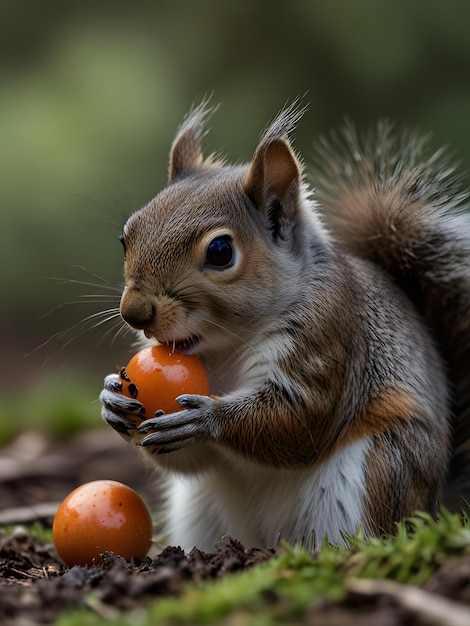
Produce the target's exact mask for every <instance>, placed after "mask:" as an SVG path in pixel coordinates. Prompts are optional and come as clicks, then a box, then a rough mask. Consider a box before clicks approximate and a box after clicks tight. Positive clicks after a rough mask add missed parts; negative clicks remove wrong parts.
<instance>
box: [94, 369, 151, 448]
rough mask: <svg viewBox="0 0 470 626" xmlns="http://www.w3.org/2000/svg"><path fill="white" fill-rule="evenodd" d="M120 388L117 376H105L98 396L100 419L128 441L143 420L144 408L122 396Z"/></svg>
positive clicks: (139, 403)
mask: <svg viewBox="0 0 470 626" xmlns="http://www.w3.org/2000/svg"><path fill="white" fill-rule="evenodd" d="M121 388H122V386H121V382H120V379H119V376H118V375H117V374H110V375H109V376H106V378H105V381H104V389H103V390H102V392H101V393H100V396H99V400H100V402H101V417H102V418H103V420H104V421H105V422H106V423H107V424H109V425H110V426H111V427H112V428H114V430H115V431H116V432H118V433H119V434H120V435H122V436H123V437H124V438H125V439H129V438H130V437H131V436H132V434H133V433H135V431H136V428H137V426H138V425H139V423H140V422H141V421H142V420H144V419H145V408H144V406H143V404H142V403H141V402H138V401H137V400H133V399H132V398H128V397H127V396H124V395H122V394H121V393H120V390H121Z"/></svg>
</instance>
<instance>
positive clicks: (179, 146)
mask: <svg viewBox="0 0 470 626" xmlns="http://www.w3.org/2000/svg"><path fill="white" fill-rule="evenodd" d="M202 162H203V157H202V150H201V142H200V137H199V133H198V132H197V130H195V129H193V128H187V129H182V130H181V132H178V134H177V135H176V137H175V140H174V141H173V145H172V146H171V152H170V166H169V174H168V180H169V181H170V182H171V181H172V180H174V179H175V178H177V177H178V176H180V175H181V174H183V173H184V172H187V171H188V170H194V169H196V168H198V167H200V166H201V165H202Z"/></svg>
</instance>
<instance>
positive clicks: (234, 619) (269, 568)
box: [57, 511, 470, 626]
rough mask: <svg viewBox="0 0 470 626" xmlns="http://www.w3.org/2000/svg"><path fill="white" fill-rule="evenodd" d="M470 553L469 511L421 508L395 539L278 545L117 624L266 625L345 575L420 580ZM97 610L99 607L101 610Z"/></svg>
mask: <svg viewBox="0 0 470 626" xmlns="http://www.w3.org/2000/svg"><path fill="white" fill-rule="evenodd" d="M464 553H470V524H469V516H468V514H464V515H451V514H450V513H448V512H446V511H442V513H441V515H440V517H439V520H438V521H435V520H433V519H432V518H431V517H430V516H429V515H427V514H422V513H419V514H417V515H416V516H415V517H413V518H412V519H411V520H409V521H407V522H406V524H405V523H403V524H399V525H398V532H397V534H396V536H394V537H385V538H373V539H369V540H366V539H364V538H363V537H362V536H361V534H360V533H359V534H358V535H357V536H356V537H354V538H352V539H351V540H350V546H349V547H348V548H334V547H332V546H329V545H328V544H324V545H323V546H322V548H321V549H320V550H319V551H318V553H316V554H315V555H312V554H310V553H308V552H307V551H306V550H304V549H303V548H299V547H291V546H288V545H285V546H284V551H283V553H282V554H281V555H279V556H278V557H275V558H273V559H271V560H270V561H268V562H266V563H262V564H260V565H258V566H256V567H253V568H252V569H250V570H247V571H245V572H243V573H240V574H237V575H230V576H226V577H224V578H223V579H222V580H220V581H217V582H206V583H203V584H199V585H196V584H193V585H190V586H188V588H187V589H186V590H185V592H184V593H183V594H182V596H180V597H177V598H167V599H162V600H158V601H156V602H154V603H153V604H150V605H149V606H147V607H146V608H142V609H141V610H140V611H139V612H138V613H135V612H133V613H132V614H131V615H124V616H120V617H118V616H117V615H114V617H113V618H112V623H113V624H116V625H117V626H119V625H122V626H130V625H131V624H132V625H134V626H136V625H139V624H142V625H145V626H150V625H151V624H222V623H227V622H226V620H227V619H229V618H230V620H231V621H230V623H236V624H237V625H246V626H264V625H265V624H273V623H274V624H275V623H291V624H292V623H297V622H298V621H299V620H301V618H302V616H303V615H304V613H305V611H306V610H307V609H308V607H309V606H311V605H312V603H313V602H315V600H318V599H319V598H329V599H331V600H341V598H343V597H344V595H345V594H346V585H347V580H348V578H349V577H361V578H387V579H391V580H395V581H398V582H401V583H407V584H414V585H422V584H424V583H425V582H426V581H427V580H428V579H429V577H430V576H431V575H432V573H433V572H434V571H435V570H436V569H437V568H438V567H439V565H441V564H442V563H443V562H444V561H445V560H446V559H447V558H449V557H452V556H457V555H461V554H464ZM93 605H94V610H95V611H96V612H95V614H91V613H89V612H86V611H84V612H79V613H75V614H72V615H66V616H64V617H63V618H62V619H61V620H59V622H57V623H58V625H59V626H75V624H76V625H77V626H78V625H79V624H80V626H82V625H83V626H95V625H98V624H102V623H107V621H108V619H109V617H111V616H110V615H108V616H107V618H105V617H98V615H97V614H99V613H101V615H103V614H104V613H106V611H107V610H108V609H107V607H106V606H104V605H103V606H101V605H100V601H99V597H97V596H96V595H95V596H94V597H93ZM100 609H102V611H100Z"/></svg>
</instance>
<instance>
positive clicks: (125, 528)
mask: <svg viewBox="0 0 470 626" xmlns="http://www.w3.org/2000/svg"><path fill="white" fill-rule="evenodd" d="M152 530H153V529H152V518H151V517H150V513H149V510H148V508H147V506H146V505H145V503H144V501H143V500H142V498H141V497H140V496H139V495H138V494H137V493H136V492H135V491H134V490H133V489H131V488H130V487H128V486H127V485H124V484H122V483H120V482H117V481H114V480H95V481H92V482H89V483H85V484H83V485H81V486H80V487H77V489H74V491H72V492H71V493H70V494H69V495H68V496H67V497H66V498H65V500H64V501H63V502H62V503H61V505H60V506H59V508H58V509H57V513H56V515H55V518H54V523H53V526H52V536H53V539H54V545H55V548H56V551H57V554H58V555H59V556H60V558H61V559H62V561H63V562H64V563H65V564H66V565H68V566H69V567H72V566H73V565H83V566H85V565H98V564H100V563H101V557H100V554H101V553H102V552H107V551H109V552H114V554H118V555H120V556H122V557H124V558H125V559H131V558H136V559H139V560H142V559H144V558H145V556H146V555H147V552H148V550H149V548H150V543H151V539H152Z"/></svg>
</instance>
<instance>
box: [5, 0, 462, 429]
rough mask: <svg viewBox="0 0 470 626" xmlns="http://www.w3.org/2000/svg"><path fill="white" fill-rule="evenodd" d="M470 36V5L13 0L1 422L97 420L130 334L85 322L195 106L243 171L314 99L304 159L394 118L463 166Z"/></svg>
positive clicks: (418, 0) (432, 0) (8, 43)
mask: <svg viewBox="0 0 470 626" xmlns="http://www.w3.org/2000/svg"><path fill="white" fill-rule="evenodd" d="M469 26H470V3H469V2H468V1H466V0H447V1H446V2H443V1H442V0H441V1H437V0H414V1H413V2H410V1H409V0H393V1H392V0H390V1H388V0H308V1H307V0H290V2H286V1H285V0H284V2H279V1H278V0H269V1H265V2H261V1H258V2H257V1H252V2H250V3H248V2H243V1H241V2H236V3H235V2H231V1H226V2H220V1H219V2H217V1H216V0H203V1H199V2H198V1H197V0H196V1H194V0H193V1H192V2H189V1H187V0H173V1H172V2H169V1H168V0H160V1H155V2H144V1H139V0H136V1H135V2H124V1H119V0H112V1H110V0H107V1H106V0H105V1H101V2H100V1H96V0H95V1H90V0H82V1H81V2H79V3H78V2H77V3H68V2H63V1H62V2H58V1H53V0H44V1H39V0H3V1H2V3H1V6H0V211H1V228H0V237H1V245H0V254H1V263H0V268H1V270H0V271H1V272H2V280H1V286H2V290H1V294H2V295H1V324H0V339H1V344H0V345H1V346H2V352H3V359H2V363H1V378H0V385H1V387H0V410H1V414H0V429H3V430H4V431H5V432H7V433H8V432H9V431H10V430H11V429H12V428H21V427H22V425H25V424H29V422H30V421H33V422H34V420H39V421H42V420H45V421H49V422H50V423H52V424H56V427H57V428H59V430H60V428H67V427H68V425H70V424H76V423H77V424H80V423H81V420H82V419H83V415H86V416H88V417H87V419H89V422H90V423H94V422H96V423H97V424H98V423H99V409H98V406H97V404H96V402H95V399H96V396H97V394H98V393H99V390H100V389H101V382H102V378H103V376H104V375H105V374H106V373H108V372H109V371H113V370H114V369H115V367H116V366H117V365H119V364H123V363H125V362H126V361H127V358H128V356H129V354H130V352H131V349H130V337H129V336H127V337H126V336H123V335H122V334H120V335H118V336H117V337H116V338H114V335H115V332H116V330H117V329H118V327H119V326H118V325H117V323H116V320H115V321H114V324H113V323H112V322H111V323H108V324H102V325H100V326H98V327H97V328H95V329H93V328H92V326H93V325H94V324H95V323H96V322H99V321H100V320H101V319H102V318H101V317H99V318H92V319H90V320H89V321H86V320H85V318H87V317H88V316H90V315H93V314H94V313H97V312H99V311H100V310H103V309H105V308H109V307H115V306H117V302H118V300H117V296H118V292H117V291H113V290H112V289H110V286H112V285H117V286H119V283H120V280H121V265H122V254H121V248H120V244H119V242H118V241H117V237H118V235H119V233H120V231H121V227H122V224H123V222H124V220H125V217H126V216H127V215H128V214H129V213H130V212H131V211H132V210H134V209H137V208H138V207H139V206H141V205H142V204H144V203H145V202H147V201H148V200H149V199H150V198H151V197H152V196H153V195H155V194H156V193H157V191H158V190H159V189H160V188H161V187H162V186H163V185H164V183H165V180H166V171H167V155H168V149H169V146H170V143H171V140H172V138H173V134H174V132H175V129H176V127H177V126H178V124H179V123H180V121H181V119H182V117H183V116H184V114H185V113H186V112H187V111H188V109H189V108H190V106H191V104H192V103H194V102H198V101H199V100H200V99H201V98H202V97H203V96H204V95H205V94H210V93H213V94H214V96H213V101H214V102H215V103H216V102H221V103H222V106H221V107H220V109H219V111H218V112H217V114H216V115H215V116H214V117H213V118H212V120H211V133H210V135H209V136H208V137H207V138H206V148H207V150H208V151H209V150H214V149H215V150H218V151H220V152H222V153H226V154H228V155H229V156H230V158H231V159H232V160H234V161H240V160H248V159H249V158H250V157H251V154H252V152H253V149H254V147H255V145H256V140H257V138H258V135H259V132H260V131H261V130H262V129H263V127H264V126H265V125H266V123H267V122H268V121H269V120H270V119H271V118H272V117H273V116H274V115H275V114H276V112H277V111H278V110H279V109H280V108H281V107H282V106H283V105H284V103H285V102H286V101H288V100H289V99H292V98H293V97H294V96H296V95H298V94H304V93H306V92H308V93H307V96H306V100H308V101H310V110H309V112H308V114H307V116H306V117H305V118H304V119H303V120H302V122H301V124H300V126H299V129H298V132H297V137H296V145H297V147H298V148H299V149H300V150H301V151H302V152H303V153H304V156H305V157H306V158H307V161H308V153H309V150H310V146H311V143H312V141H313V140H314V139H315V138H316V137H317V136H318V134H319V133H322V132H326V131H327V130H328V129H329V128H331V127H333V126H336V125H338V124H339V123H341V121H342V119H343V118H344V116H346V115H347V116H348V117H350V118H352V119H353V120H356V121H357V122H358V123H359V124H369V123H372V122H374V121H375V120H376V119H377V118H379V117H383V116H387V117H389V118H391V119H393V120H396V121H397V122H398V123H399V124H404V125H407V126H413V127H418V128H421V129H423V130H425V131H430V132H431V133H432V134H433V137H434V141H435V143H436V145H439V144H441V143H445V144H448V145H449V146H451V148H452V150H453V151H455V153H456V155H457V156H458V158H459V160H460V162H461V165H462V169H463V170H468V168H469V165H470V125H469V123H468V117H469V111H470V80H469V78H470V71H469V70H470V37H469ZM97 275H98V276H97ZM53 279H65V280H64V281H62V280H53ZM67 281H68V282H67ZM80 281H82V282H85V283H95V286H91V285H86V284H79V283H80ZM93 294H94V295H95V296H96V298H95V297H91V296H93ZM103 294H104V295H106V294H107V297H106V298H102V297H101V296H102V295H103ZM109 295H111V296H113V295H114V298H113V299H112V300H109V297H108V296H109ZM95 299H98V300H99V299H102V300H106V301H105V302H101V303H99V302H95ZM67 303H71V304H67ZM73 303H75V304H73ZM67 329H68V330H67ZM49 337H52V338H51V339H50V340H49V341H46V340H48V338H49ZM113 338H114V340H113ZM44 342H46V343H45V345H41V344H43V343H44ZM25 355H28V356H25ZM57 425H58V426H57ZM0 434H1V433H0Z"/></svg>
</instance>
